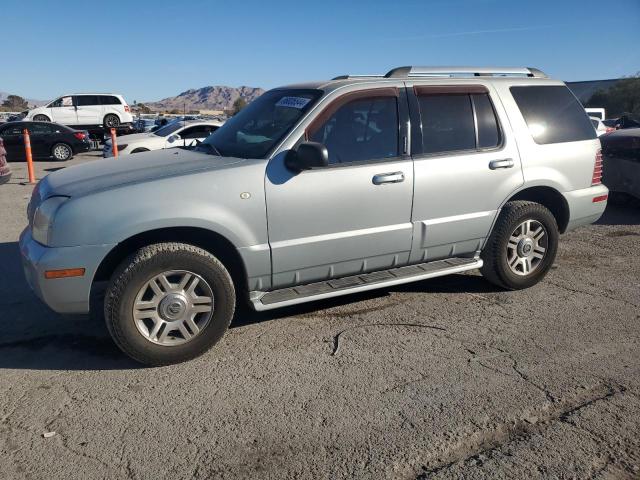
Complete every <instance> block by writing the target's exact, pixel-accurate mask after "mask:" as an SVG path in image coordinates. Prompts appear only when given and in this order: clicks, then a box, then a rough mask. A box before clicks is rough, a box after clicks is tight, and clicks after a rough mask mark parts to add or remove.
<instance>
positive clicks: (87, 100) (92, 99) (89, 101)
mask: <svg viewBox="0 0 640 480" xmlns="http://www.w3.org/2000/svg"><path fill="white" fill-rule="evenodd" d="M99 104H100V102H99V101H98V96H97V95H78V96H77V97H76V105H77V106H79V107H89V106H94V105H99Z"/></svg>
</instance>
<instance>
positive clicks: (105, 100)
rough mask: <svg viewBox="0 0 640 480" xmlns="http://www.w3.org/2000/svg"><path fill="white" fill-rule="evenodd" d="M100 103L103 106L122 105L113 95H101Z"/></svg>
mask: <svg viewBox="0 0 640 480" xmlns="http://www.w3.org/2000/svg"><path fill="white" fill-rule="evenodd" d="M100 101H101V102H102V105H121V103H120V100H118V97H114V96H113V95H101V96H100Z"/></svg>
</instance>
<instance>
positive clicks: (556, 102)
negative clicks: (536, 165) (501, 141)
mask: <svg viewBox="0 0 640 480" xmlns="http://www.w3.org/2000/svg"><path fill="white" fill-rule="evenodd" d="M510 90H511V95H513V98H514V100H515V101H516V104H517V105H518V108H519V109H520V112H521V113H522V116H523V117H524V120H525V122H526V123H527V127H529V133H531V136H532V137H533V140H534V141H535V142H536V143H537V144H540V145H546V144H550V143H565V142H577V141H580V140H592V139H595V138H596V132H595V130H594V129H593V125H592V124H591V120H590V119H589V117H588V116H587V113H586V112H585V110H584V108H582V105H580V103H579V102H578V100H577V99H576V97H574V96H573V94H572V93H571V91H570V90H569V89H568V88H567V87H565V86H563V85H549V86H526V87H525V86H523V87H511V88H510Z"/></svg>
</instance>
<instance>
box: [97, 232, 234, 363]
mask: <svg viewBox="0 0 640 480" xmlns="http://www.w3.org/2000/svg"><path fill="white" fill-rule="evenodd" d="M170 270H186V271H189V272H193V273H195V274H197V275H199V276H200V277H201V278H202V279H204V280H205V281H206V282H207V283H208V285H209V286H210V287H211V291H212V294H213V306H214V308H213V313H212V315H211V317H210V320H209V322H208V323H207V324H206V326H204V327H203V328H202V330H201V331H200V332H199V333H198V334H197V335H195V336H194V337H193V338H192V339H191V340H189V341H187V342H186V343H182V344H179V345H172V346H166V345H160V344H157V343H154V342H152V341H151V340H149V339H148V338H146V337H145V336H143V334H142V333H140V331H139V329H138V327H137V326H136V324H135V321H134V316H133V307H134V302H135V299H136V296H137V295H138V292H139V291H140V289H142V288H144V285H145V284H146V283H147V282H148V281H149V280H150V279H151V278H153V277H154V276H155V275H158V274H161V273H163V272H166V271H170ZM235 305H236V296H235V289H234V286H233V281H232V280H231V276H230V275H229V272H228V271H227V269H226V268H225V267H224V265H223V264H222V263H221V262H220V261H219V260H218V259H217V258H216V257H214V256H213V255H211V254H210V253H209V252H207V251H206V250H203V249H202V248H199V247H195V246H193V245H188V244H183V243H158V244H154V245H149V246H146V247H143V248H141V249H140V250H138V251H137V252H136V253H134V254H133V255H131V256H130V257H128V258H127V259H126V260H125V261H124V262H122V264H121V265H120V266H119V267H118V268H117V269H116V271H115V272H114V273H113V275H112V277H111V280H110V281H109V285H108V287H107V291H106V293H105V300H104V316H105V321H106V324H107V328H108V330H109V332H110V333H111V336H112V337H113V339H114V341H115V343H116V344H117V345H118V347H120V349H121V350H122V351H123V352H124V353H126V354H127V355H129V356H130V357H131V358H133V359H134V360H136V361H138V362H140V363H143V364H145V365H149V366H160V365H169V364H175V363H180V362H184V361H187V360H190V359H192V358H195V357H197V356H199V355H201V354H203V353H204V352H206V351H207V350H209V349H210V348H211V347H212V346H213V345H215V344H216V343H217V342H218V341H219V340H220V339H221V338H222V336H223V335H224V333H225V332H226V331H227V328H228V327H229V324H230V323H231V319H232V318H233V315H234V311H235Z"/></svg>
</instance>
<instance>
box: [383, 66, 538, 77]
mask: <svg viewBox="0 0 640 480" xmlns="http://www.w3.org/2000/svg"><path fill="white" fill-rule="evenodd" d="M496 76H498V77H500V76H524V77H535V78H547V76H546V75H545V74H544V73H543V72H542V71H540V70H538V69H537V68H530V67H398V68H394V69H393V70H389V72H387V74H386V75H385V78H409V77H496Z"/></svg>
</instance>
